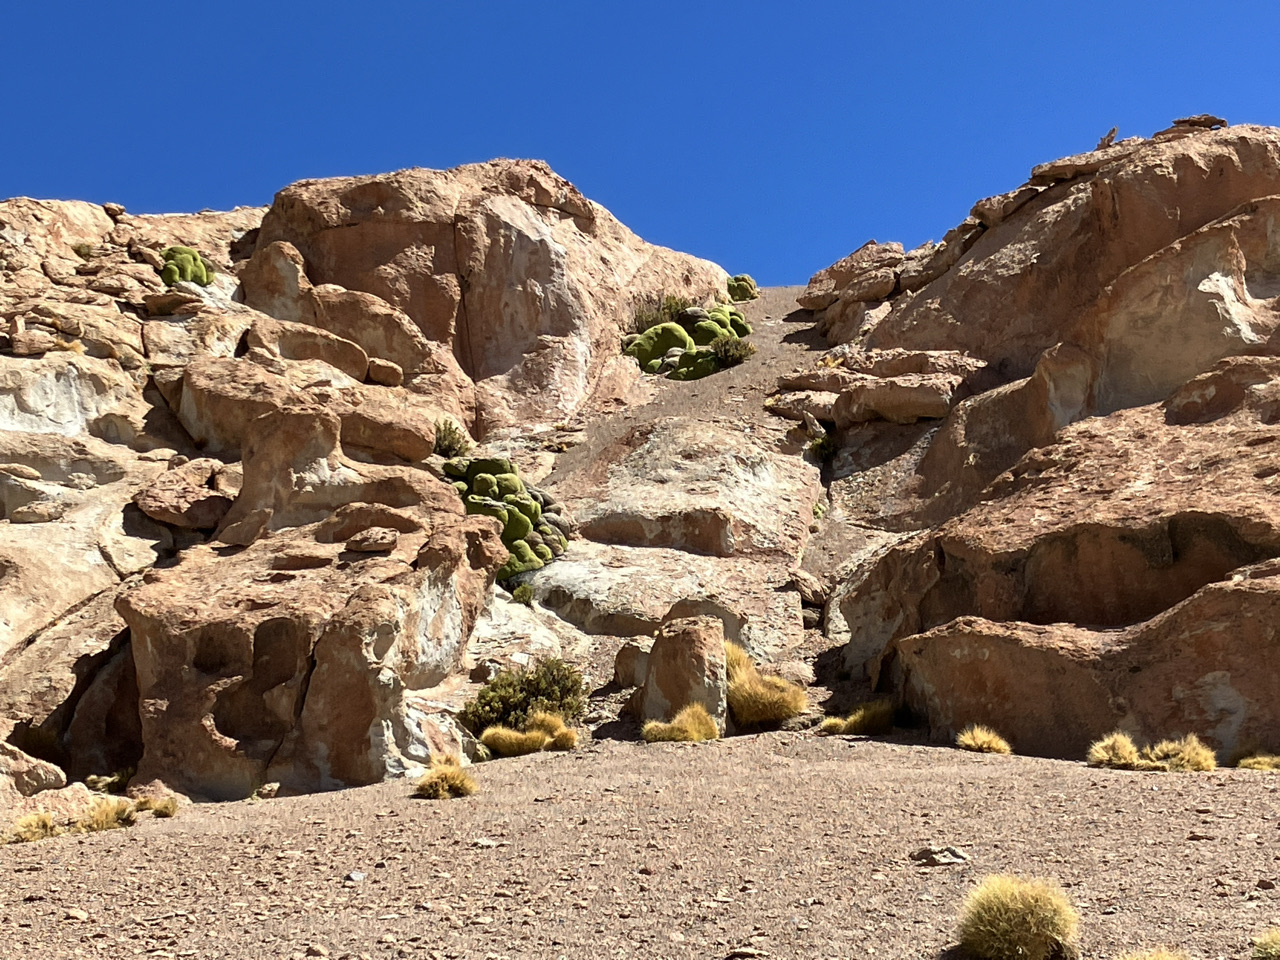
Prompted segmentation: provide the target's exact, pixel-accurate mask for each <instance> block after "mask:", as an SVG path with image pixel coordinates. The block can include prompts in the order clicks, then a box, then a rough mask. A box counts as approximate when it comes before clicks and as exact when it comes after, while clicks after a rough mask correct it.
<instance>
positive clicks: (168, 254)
mask: <svg viewBox="0 0 1280 960" xmlns="http://www.w3.org/2000/svg"><path fill="white" fill-rule="evenodd" d="M160 256H161V258H163V260H164V269H163V270H161V271H160V279H161V280H163V281H164V284H165V286H167V287H172V286H173V285H174V284H175V283H178V282H179V281H181V280H186V281H188V282H189V283H198V284H200V286H202V287H207V286H208V285H209V284H211V283H213V278H214V275H215V273H216V272H217V271H216V270H215V269H214V266H213V264H212V263H210V262H209V261H208V260H207V259H205V258H204V257H202V256H201V255H200V253H199V251H197V250H193V249H192V248H191V247H166V248H165V250H164V252H163V253H161V254H160Z"/></svg>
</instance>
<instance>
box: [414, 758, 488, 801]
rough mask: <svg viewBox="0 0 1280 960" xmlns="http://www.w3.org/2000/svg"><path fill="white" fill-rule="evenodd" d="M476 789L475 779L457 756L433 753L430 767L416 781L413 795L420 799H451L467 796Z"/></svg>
mask: <svg viewBox="0 0 1280 960" xmlns="http://www.w3.org/2000/svg"><path fill="white" fill-rule="evenodd" d="M476 789H477V787H476V782H475V780H474V779H473V778H472V776H471V774H469V773H467V771H466V770H463V769H462V764H461V763H459V762H458V758H457V757H451V756H437V755H435V754H433V755H432V757H431V769H430V770H428V771H427V772H426V774H425V775H423V777H422V779H421V780H419V781H418V785H417V786H416V787H415V788H414V791H413V795H414V796H415V797H418V798H420V799H422V800H453V799H455V798H457V797H469V796H471V795H472V794H473V793H475V792H476Z"/></svg>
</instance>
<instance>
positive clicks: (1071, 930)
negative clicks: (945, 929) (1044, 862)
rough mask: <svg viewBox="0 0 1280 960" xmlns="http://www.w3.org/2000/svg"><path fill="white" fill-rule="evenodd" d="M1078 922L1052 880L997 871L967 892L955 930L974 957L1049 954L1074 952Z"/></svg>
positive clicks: (1043, 958)
mask: <svg viewBox="0 0 1280 960" xmlns="http://www.w3.org/2000/svg"><path fill="white" fill-rule="evenodd" d="M1079 925H1080V917H1079V915H1078V914H1077V913H1076V911H1075V908H1074V907H1072V906H1071V903H1070V901H1069V900H1067V897H1066V895H1065V894H1064V893H1063V892H1062V890H1060V889H1059V888H1058V887H1057V886H1056V885H1055V884H1052V883H1049V882H1048V881H1045V880H1037V879H1022V878H1021V877H1014V876H1009V875H1007V874H997V875H994V876H989V877H986V878H985V879H984V880H983V881H982V882H981V883H980V884H978V886H977V887H976V888H975V889H973V890H972V891H970V893H969V895H968V896H967V897H966V898H965V901H964V906H963V907H962V908H961V914H960V924H959V927H958V929H957V932H956V933H957V937H958V938H959V940H960V946H961V947H962V948H963V949H964V950H965V951H966V952H967V953H968V954H969V955H970V956H972V957H974V958H975V960H1049V958H1050V957H1054V956H1074V955H1075V953H1076V931H1077V929H1078V928H1079Z"/></svg>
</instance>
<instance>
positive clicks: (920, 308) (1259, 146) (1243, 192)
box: [867, 125, 1280, 402]
mask: <svg viewBox="0 0 1280 960" xmlns="http://www.w3.org/2000/svg"><path fill="white" fill-rule="evenodd" d="M1278 158H1280V131H1277V130H1274V129H1271V128H1265V127H1253V126H1244V125H1241V126H1235V127H1230V128H1227V129H1225V130H1197V131H1195V132H1193V133H1191V134H1190V135H1188V136H1186V137H1183V138H1181V139H1177V140H1170V141H1142V142H1138V143H1133V142H1128V141H1126V142H1125V143H1123V144H1116V145H1115V146H1114V147H1110V148H1107V149H1106V150H1103V151H1099V152H1098V153H1096V154H1088V155H1085V157H1084V158H1068V159H1067V161H1063V162H1062V163H1059V164H1057V165H1053V166H1046V168H1045V169H1044V170H1040V175H1041V176H1042V177H1043V178H1048V179H1057V178H1060V177H1072V178H1074V179H1070V180H1063V181H1062V182H1058V183H1055V184H1054V185H1053V186H1050V187H1048V188H1047V189H1045V190H1043V191H1042V192H1041V193H1040V194H1038V195H1037V196H1036V197H1034V198H1032V199H1031V200H1029V201H1027V202H1026V203H1025V204H1024V205H1023V206H1021V207H1019V208H1018V209H1017V210H1016V211H1014V212H1013V213H1012V214H1011V215H1009V216H1008V217H1007V218H1006V219H1005V220H1003V221H1002V222H1001V223H999V224H998V225H996V226H995V227H994V228H992V229H990V230H986V231H985V232H983V233H982V235H981V236H980V237H979V238H978V239H977V241H976V243H974V244H973V246H972V247H971V248H970V250H969V251H968V252H967V253H966V254H965V255H964V257H963V258H961V260H960V261H957V263H956V264H955V265H954V266H952V267H951V268H950V269H948V270H947V271H946V272H945V273H944V274H942V275H941V276H940V277H939V278H938V279H936V280H935V281H934V282H932V283H930V284H929V285H927V286H926V287H924V288H923V289H920V290H918V291H917V292H916V294H915V295H914V297H913V298H912V299H910V300H909V301H905V300H904V301H903V302H902V303H900V304H897V303H895V306H894V309H893V311H892V312H891V313H890V315H889V316H888V317H887V318H885V319H884V320H882V321H881V322H880V323H879V324H878V325H877V326H876V327H875V330H874V331H873V332H872V333H871V334H870V336H869V338H868V340H867V346H869V347H879V348H886V347H906V348H910V349H935V350H936V349H953V350H959V351H962V352H967V353H969V354H970V355H972V356H976V357H979V358H981V359H983V360H986V361H987V362H988V363H990V364H992V366H993V367H996V368H998V369H999V370H1000V372H1001V373H1002V374H1003V375H1004V376H1006V377H1008V378H1017V377H1024V376H1027V375H1029V374H1030V373H1031V372H1032V370H1033V368H1034V365H1035V362H1036V359H1037V357H1038V355H1039V354H1040V353H1041V352H1042V351H1043V350H1045V349H1047V348H1049V347H1051V346H1053V345H1054V344H1056V343H1058V342H1061V341H1064V340H1071V339H1075V336H1074V325H1075V323H1076V322H1077V320H1079V319H1081V318H1082V317H1084V315H1085V314H1086V312H1087V311H1089V310H1090V309H1091V308H1092V306H1093V304H1094V302H1095V301H1096V300H1097V299H1098V298H1099V296H1100V294H1102V293H1103V291H1104V290H1105V288H1106V287H1107V286H1108V285H1110V284H1112V283H1114V282H1116V281H1117V280H1118V279H1119V278H1120V276H1121V274H1123V273H1124V272H1125V271H1126V270H1129V269H1130V268H1136V267H1137V265H1139V264H1140V263H1141V261H1143V260H1144V259H1145V258H1147V257H1150V256H1151V255H1152V254H1155V253H1157V252H1159V251H1161V250H1163V249H1164V248H1165V247H1168V246H1169V245H1171V244H1174V243H1175V242H1178V241H1180V240H1182V239H1183V238H1186V237H1189V236H1190V235H1191V234H1193V233H1195V232H1196V231H1198V230H1200V228H1202V227H1204V226H1206V225H1208V224H1211V223H1213V222H1214V221H1216V220H1219V219H1221V218H1229V217H1230V216H1231V215H1232V214H1233V212H1234V211H1236V208H1237V207H1240V206H1241V205H1242V204H1245V203H1248V202H1250V201H1255V200H1258V199H1260V198H1264V197H1269V196H1274V195H1278V194H1280V164H1278V163H1277V159H1278ZM1037 169H1038V170H1039V168H1037ZM1103 224H1106V225H1107V226H1106V227H1105V228H1103V227H1102V226H1101V225H1103ZM1263 259H1264V260H1265V256H1264V257H1263ZM1209 262H1210V263H1211V264H1212V263H1213V262H1214V261H1213V259H1210V260H1209ZM1216 262H1217V263H1219V264H1220V263H1223V262H1224V261H1222V260H1221V259H1217V261H1216ZM1146 269H1147V270H1149V271H1152V272H1158V270H1159V267H1158V265H1153V266H1152V267H1150V268H1146ZM1264 269H1265V268H1264ZM1246 270H1247V268H1246ZM1255 271H1256V268H1255ZM1215 272H1221V267H1218V266H1210V267H1209V268H1208V269H1207V270H1206V271H1205V273H1202V274H1201V275H1200V276H1199V277H1197V278H1195V279H1194V281H1193V283H1194V284H1199V283H1202V282H1204V281H1205V280H1206V279H1208V277H1206V274H1212V273H1215ZM1231 273H1232V271H1230V270H1228V271H1227V275H1228V276H1230V275H1231ZM1183 282H1184V281H1181V280H1179V283H1183ZM1188 286H1189V287H1190V286H1192V284H1188ZM1210 286H1212V283H1211V284H1210ZM1219 288H1221V284H1219ZM1229 289H1230V283H1228V284H1227V289H1226V290H1224V291H1223V294H1222V295H1225V296H1227V298H1228V301H1229V300H1230V298H1231V297H1230V294H1229ZM1135 292H1136V291H1135ZM1208 292H1209V295H1210V296H1209V298H1210V299H1212V296H1213V291H1212V290H1210V291H1208ZM1176 296H1177V295H1176V292H1174V293H1172V294H1171V298H1170V302H1171V303H1176ZM1104 315H1105V312H1104ZM1087 322H1089V323H1092V324H1095V325H1096V323H1097V321H1096V320H1089V321H1087ZM1250 326H1252V324H1250ZM1079 336H1080V337H1082V338H1083V339H1075V342H1076V345H1078V346H1080V347H1081V348H1083V349H1086V350H1088V351H1090V352H1098V351H1099V350H1102V349H1105V341H1104V342H1102V343H1099V342H1098V341H1097V340H1096V339H1093V338H1092V337H1091V336H1089V335H1088V334H1087V331H1082V332H1081V333H1080V334H1079ZM1149 342H1150V344H1151V347H1152V351H1153V354H1154V352H1156V351H1157V350H1159V349H1164V348H1165V346H1166V345H1167V344H1166V342H1165V341H1164V340H1162V339H1159V338H1152V339H1151V340H1150V341H1149ZM1156 359H1157V358H1156V357H1155V356H1154V355H1153V356H1152V357H1151V360H1152V361H1153V362H1155V361H1156ZM1148 402H1149V401H1148Z"/></svg>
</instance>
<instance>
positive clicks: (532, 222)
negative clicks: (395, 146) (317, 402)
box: [247, 160, 727, 426]
mask: <svg viewBox="0 0 1280 960" xmlns="http://www.w3.org/2000/svg"><path fill="white" fill-rule="evenodd" d="M278 241H279V242H283V243H287V244H290V245H292V246H293V248H295V249H296V251H298V253H299V255H300V257H301V258H302V263H301V264H298V262H297V260H296V259H294V258H292V257H291V256H290V255H289V252H288V250H287V249H285V248H283V247H282V246H276V247H275V250H274V252H271V253H267V252H266V251H267V250H268V248H270V247H272V245H274V244H276V243H277V242H278ZM259 249H260V250H262V251H264V252H263V253H262V254H261V256H262V258H263V259H264V261H265V260H266V258H267V257H270V258H271V264H267V263H266V262H263V263H262V264H260V267H261V270H260V271H259V268H258V267H257V266H255V267H253V268H252V269H251V271H250V272H249V273H248V274H247V278H248V283H247V286H248V287H249V294H248V296H249V302H250V304H255V303H258V304H262V305H266V304H268V303H269V302H278V301H279V300H280V298H281V297H285V298H288V297H292V296H293V294H292V289H293V288H296V289H297V290H298V291H299V295H302V292H303V290H304V286H303V284H302V282H301V278H300V277H299V275H298V268H299V266H305V276H306V277H307V278H309V282H310V283H311V284H314V288H313V290H312V291H311V299H312V300H313V301H316V302H318V299H319V298H322V297H325V298H328V299H327V300H326V302H325V305H324V307H323V311H328V312H329V314H330V316H329V319H324V318H321V317H320V313H321V312H322V310H321V309H317V310H316V311H315V312H316V317H317V319H316V320H315V321H314V322H316V323H317V324H318V325H321V326H325V328H326V329H329V330H331V331H332V332H335V333H338V334H339V335H340V336H344V337H347V338H348V339H351V340H354V341H355V342H357V343H359V344H360V345H361V346H362V347H363V348H364V349H365V350H366V352H367V353H368V354H369V355H370V356H377V357H381V358H382V359H386V360H391V361H393V362H395V363H398V364H400V366H401V367H402V368H403V369H404V370H405V372H406V375H407V376H409V377H410V378H411V379H412V377H413V375H414V373H415V372H416V368H417V366H418V365H417V364H415V363H412V362H406V358H405V357H403V356H402V355H400V354H398V353H394V352H391V351H385V352H384V351H382V350H379V349H375V348H374V347H373V346H371V345H370V344H369V343H367V342H365V341H363V340H360V339H359V338H357V337H356V336H354V335H352V334H351V333H349V332H346V331H345V330H344V329H338V328H337V325H336V321H335V320H334V319H333V315H334V311H338V310H345V311H348V312H349V313H350V315H352V316H356V317H359V318H361V319H363V318H364V317H365V316H367V315H368V313H369V311H370V310H372V309H374V308H375V307H376V306H377V304H378V303H381V304H383V305H384V306H385V307H388V308H389V309H391V310H395V311H401V312H403V314H404V315H405V316H407V317H408V318H409V319H410V320H411V321H412V323H413V324H414V325H415V326H416V327H417V328H418V330H419V331H420V333H421V334H422V336H423V337H424V338H425V339H426V340H428V341H434V342H437V343H440V344H443V345H446V346H447V348H448V349H449V350H450V352H451V353H452V354H453V355H454V356H455V357H456V358H457V359H458V362H459V363H460V365H461V369H462V371H464V372H465V373H466V374H467V375H468V376H469V377H470V378H471V379H472V380H474V381H475V382H476V384H477V394H476V396H477V398H478V402H479V404H480V407H481V408H482V413H481V419H482V420H483V422H484V424H486V425H493V426H497V425H504V424H515V423H528V422H533V421H538V420H546V419H559V418H561V417H563V416H565V415H567V414H569V413H571V412H572V411H574V410H576V409H577V408H578V407H579V406H581V404H582V403H583V402H584V400H585V399H586V398H587V396H588V395H589V393H590V390H591V387H592V385H593V383H594V382H595V381H596V380H597V379H598V378H599V375H600V373H601V370H602V368H603V366H604V364H605V363H606V362H607V361H608V360H610V359H611V358H613V357H614V356H616V354H617V343H618V339H619V331H620V329H621V327H622V325H624V324H625V322H627V321H628V320H629V319H630V316H631V314H632V312H633V309H634V302H635V301H634V297H635V296H636V295H637V292H640V294H641V295H643V294H644V292H645V291H663V292H666V293H671V294H683V295H686V296H689V297H691V298H692V299H695V300H699V301H708V300H709V299H710V298H712V297H714V296H715V295H716V294H717V293H718V292H721V291H723V289H724V286H725V282H726V280H727V275H726V274H725V273H724V271H723V270H721V269H719V268H718V267H715V266H714V265H712V264H709V263H707V262H705V261H700V260H696V259H694V258H692V257H688V256H686V255H684V254H677V253H674V252H672V251H669V250H665V249H663V248H660V247H653V246H650V245H649V244H646V243H644V242H643V241H641V240H640V239H639V238H637V237H636V236H635V235H634V234H632V233H631V232H630V231H628V230H627V229H626V228H625V227H623V226H622V225H621V224H619V223H618V222H617V221H616V220H614V219H613V218H612V217H611V216H610V215H609V214H608V213H607V212H606V211H605V210H603V209H602V208H600V207H598V206H596V205H595V204H593V203H591V202H590V201H589V200H587V199H586V198H585V197H583V196H582V195H581V194H580V193H579V192H578V191H577V190H576V189H574V187H573V186H572V185H571V184H569V183H568V182H567V181H564V180H562V179H561V178H559V177H557V176H556V175H555V174H554V173H552V172H551V170H550V169H548V168H547V167H546V166H545V164H542V163H538V162H534V161H519V160H501V161H493V162H491V163H486V164H474V165H471V166H465V167H458V168H456V169H453V170H447V171H433V170H420V169H415V170H402V171H399V172H397V173H393V174H386V175H381V176H376V177H358V178H342V179H334V180H324V181H304V182H302V183H298V184H294V185H293V186H291V187H288V188H286V189H285V190H282V191H281V192H280V193H279V194H277V196H276V200H275V203H274V204H273V206H272V210H271V212H270V213H269V214H268V216H267V217H266V219H265V220H264V222H263V227H262V232H261V236H260V239H259ZM255 256H258V255H255ZM290 262H291V263H292V266H290V265H289V264H290ZM291 271H292V272H291ZM259 274H261V275H262V279H261V282H260V283H259V286H260V287H261V290H262V292H261V293H260V294H259V293H255V292H254V290H253V288H254V286H255V283H258V280H256V279H255V278H258V277H259ZM325 285H335V289H333V290H332V291H331V292H329V293H324V294H322V292H321V291H322V287H324V286H325ZM336 288H341V289H340V290H339V289H336ZM356 294H359V295H361V296H362V297H363V298H364V299H363V300H361V301H360V302H356V301H353V300H352V299H351V298H352V296H353V295H356ZM259 297H260V299H259ZM288 309H293V308H292V307H290V308H288ZM281 316H283V317H284V318H286V319H294V317H293V316H292V315H285V314H281ZM298 318H299V319H304V318H303V317H302V315H301V314H299V316H298ZM534 398H536V399H534ZM466 422H468V423H470V422H472V421H470V420H467V421H466Z"/></svg>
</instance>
